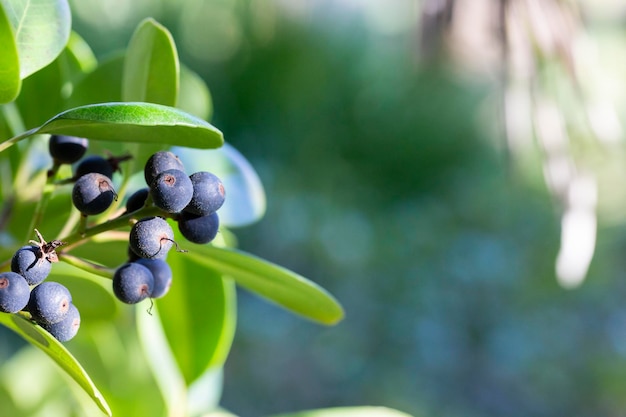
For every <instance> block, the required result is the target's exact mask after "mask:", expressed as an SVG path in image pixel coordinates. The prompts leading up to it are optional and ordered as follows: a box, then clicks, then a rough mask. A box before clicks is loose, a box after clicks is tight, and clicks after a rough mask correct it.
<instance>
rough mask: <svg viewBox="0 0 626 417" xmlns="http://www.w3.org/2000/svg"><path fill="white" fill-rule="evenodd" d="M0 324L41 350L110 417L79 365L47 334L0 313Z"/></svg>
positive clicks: (19, 318)
mask: <svg viewBox="0 0 626 417" xmlns="http://www.w3.org/2000/svg"><path fill="white" fill-rule="evenodd" d="M0 324H3V325H4V326H6V327H8V328H9V329H11V330H13V331H14V332H16V333H17V334H18V335H20V336H21V337H22V338H24V340H26V341H27V342H28V343H30V344H31V345H33V346H36V347H38V348H39V349H41V350H42V351H43V352H44V353H45V354H46V355H48V356H49V357H50V358H51V359H52V360H53V361H55V362H56V363H57V364H58V365H59V366H60V367H61V368H62V369H63V370H64V371H65V372H67V374H68V375H69V376H71V377H72V378H73V379H74V380H75V381H76V382H77V383H78V384H79V385H80V386H81V388H82V389H83V390H85V392H86V393H87V394H88V395H89V396H90V397H91V398H92V399H93V401H94V402H95V403H96V404H97V405H98V407H99V408H100V409H101V410H102V411H104V412H105V413H106V414H107V415H109V416H111V415H112V414H111V409H110V408H109V405H108V404H107V402H106V400H105V399H104V397H103V396H102V394H101V393H100V391H98V388H96V386H95V385H94V383H93V382H92V381H91V378H90V377H89V375H88V374H87V372H86V371H85V370H84V369H83V367H82V366H81V364H80V363H79V362H78V361H77V360H76V358H74V356H72V354H71V353H70V352H69V351H68V350H67V349H66V348H65V346H63V345H62V344H61V343H59V342H58V341H57V340H56V339H55V338H54V337H52V336H51V335H50V334H49V333H48V332H46V331H45V330H44V329H42V328H41V327H40V326H38V325H36V324H34V323H33V322H31V321H30V320H27V319H25V318H23V317H21V316H19V315H17V314H6V313H0Z"/></svg>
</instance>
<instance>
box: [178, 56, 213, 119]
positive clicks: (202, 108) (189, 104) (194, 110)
mask: <svg viewBox="0 0 626 417" xmlns="http://www.w3.org/2000/svg"><path fill="white" fill-rule="evenodd" d="M176 107H178V108H179V109H181V110H183V111H185V112H187V113H189V114H193V115H194V116H198V117H199V118H201V119H204V120H211V117H212V116H213V100H212V98H211V93H210V91H209V88H208V87H207V85H206V83H205V82H204V80H203V79H202V78H201V77H200V76H199V75H198V74H196V73H195V72H193V71H192V70H191V69H189V68H188V67H187V66H185V65H182V64H181V66H180V89H179V92H178V104H177V105H176Z"/></svg>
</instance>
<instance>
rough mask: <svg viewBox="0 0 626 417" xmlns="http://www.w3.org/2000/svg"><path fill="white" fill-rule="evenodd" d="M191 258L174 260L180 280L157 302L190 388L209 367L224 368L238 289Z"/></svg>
mask: <svg viewBox="0 0 626 417" xmlns="http://www.w3.org/2000/svg"><path fill="white" fill-rule="evenodd" d="M187 255H188V254H187V253H185V254H179V253H177V254H171V255H170V256H168V260H167V261H168V263H169V264H170V266H171V268H172V271H174V277H173V280H172V286H171V288H170V291H169V292H168V294H167V295H166V296H165V297H163V298H160V299H158V300H157V307H158V309H159V317H160V319H161V324H162V326H163V330H164V332H165V336H166V338H167V340H168V342H169V345H170V347H171V349H172V352H173V354H174V357H175V358H176V362H177V363H178V367H179V369H180V371H181V373H182V374H183V377H184V379H185V381H186V383H187V385H189V384H191V383H192V382H193V381H194V380H196V379H197V378H198V377H200V376H201V375H202V374H203V373H204V372H205V371H206V370H207V369H208V368H209V367H213V366H221V365H222V364H223V363H224V361H225V360H226V356H227V355H228V352H229V350H230V346H231V344H232V340H233V336H234V333H235V323H236V293H235V285H234V283H233V282H232V281H231V280H229V279H222V277H221V275H219V274H218V273H216V272H214V271H212V270H208V271H207V269H206V268H204V267H203V265H202V264H201V263H200V262H198V261H197V259H196V258H193V257H189V256H187Z"/></svg>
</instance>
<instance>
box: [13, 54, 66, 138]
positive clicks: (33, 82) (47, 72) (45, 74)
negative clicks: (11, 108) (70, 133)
mask: <svg viewBox="0 0 626 417" xmlns="http://www.w3.org/2000/svg"><path fill="white" fill-rule="evenodd" d="M62 88H63V79H62V75H61V68H60V66H59V62H58V61H57V60H55V61H53V62H52V63H50V65H47V66H46V67H44V68H42V69H40V70H39V71H37V72H36V73H34V74H32V75H30V76H29V77H27V78H26V79H24V81H23V82H22V91H21V92H20V95H19V97H18V98H17V100H16V101H15V102H16V103H17V105H18V107H19V109H20V115H22V118H23V121H24V126H26V128H27V129H30V128H33V127H35V126H39V125H41V124H42V123H44V122H45V121H46V120H48V119H49V118H51V117H52V116H54V115H55V114H57V113H59V112H60V111H62V110H64V107H63V98H62V97H61V89H62Z"/></svg>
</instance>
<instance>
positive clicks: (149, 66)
mask: <svg viewBox="0 0 626 417" xmlns="http://www.w3.org/2000/svg"><path fill="white" fill-rule="evenodd" d="M178 74H179V65H178V54H177V52H176V45H175V44H174V39H173V38H172V35H171V34H170V32H169V31H168V30H167V29H166V28H165V27H164V26H163V25H161V24H160V23H158V22H157V21H156V20H154V19H151V18H148V19H145V20H144V21H143V22H141V23H140V24H139V26H138V27H137V30H135V33H134V34H133V37H132V38H131V40H130V43H129V45H128V49H127V50H126V58H125V60H124V73H123V77H122V100H123V101H145V102H149V103H157V104H163V105H166V106H175V105H176V101H177V99H178V85H179V75H178Z"/></svg>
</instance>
